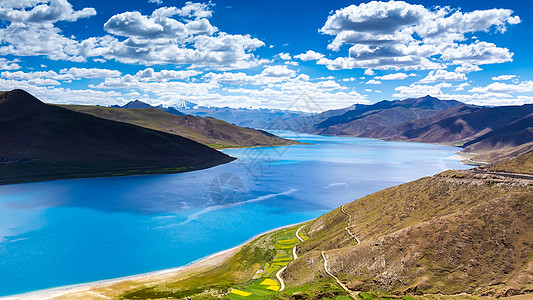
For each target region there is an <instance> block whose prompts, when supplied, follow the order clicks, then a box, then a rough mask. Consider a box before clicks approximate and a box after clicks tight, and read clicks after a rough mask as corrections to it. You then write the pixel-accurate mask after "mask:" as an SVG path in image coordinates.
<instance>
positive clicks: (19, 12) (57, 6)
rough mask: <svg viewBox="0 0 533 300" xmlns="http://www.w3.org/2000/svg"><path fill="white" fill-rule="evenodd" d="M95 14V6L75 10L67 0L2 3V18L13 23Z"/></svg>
mask: <svg viewBox="0 0 533 300" xmlns="http://www.w3.org/2000/svg"><path fill="white" fill-rule="evenodd" d="M37 4H38V5H37ZM94 15H96V10H95V9H94V8H91V7H86V8H84V9H82V10H78V11H75V10H74V9H72V5H71V4H70V3H69V2H68V1H67V0H49V1H26V2H24V1H23V2H22V3H16V2H15V1H5V0H3V1H2V3H1V4H0V19H2V20H6V21H9V22H12V23H26V24H28V23H53V22H56V21H69V22H74V21H76V20H78V19H81V18H87V17H91V16H94Z"/></svg>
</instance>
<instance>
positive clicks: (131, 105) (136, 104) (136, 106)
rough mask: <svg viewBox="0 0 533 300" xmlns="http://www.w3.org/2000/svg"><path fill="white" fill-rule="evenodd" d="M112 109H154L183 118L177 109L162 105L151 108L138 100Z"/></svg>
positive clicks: (114, 106) (182, 114)
mask: <svg viewBox="0 0 533 300" xmlns="http://www.w3.org/2000/svg"><path fill="white" fill-rule="evenodd" d="M111 107H112V108H125V109H144V108H155V109H159V110H161V111H164V112H167V113H171V114H173V115H178V116H185V114H184V113H182V112H180V111H178V110H177V109H175V108H173V107H164V106H162V105H159V106H152V105H150V104H148V103H145V102H142V101H139V100H134V101H130V102H128V103H126V104H124V105H122V106H120V105H112V106H111Z"/></svg>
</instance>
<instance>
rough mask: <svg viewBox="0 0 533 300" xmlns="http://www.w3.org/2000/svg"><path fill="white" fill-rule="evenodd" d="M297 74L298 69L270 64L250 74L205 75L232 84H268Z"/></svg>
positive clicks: (214, 80)
mask: <svg viewBox="0 0 533 300" xmlns="http://www.w3.org/2000/svg"><path fill="white" fill-rule="evenodd" d="M302 75H305V74H302ZM302 75H300V76H302ZM295 76H296V71H294V70H291V69H289V68H287V67H286V66H277V65H276V66H269V67H266V68H265V69H263V71H262V72H261V73H260V74H256V75H248V74H246V73H243V72H223V73H208V74H206V75H205V76H204V77H205V78H207V79H209V80H211V82H214V83H223V84H232V85H243V84H250V85H268V84H272V83H278V82H283V81H287V80H289V79H291V78H294V77H295ZM300 76H299V78H297V80H305V81H307V80H309V76H307V75H305V76H306V77H300Z"/></svg>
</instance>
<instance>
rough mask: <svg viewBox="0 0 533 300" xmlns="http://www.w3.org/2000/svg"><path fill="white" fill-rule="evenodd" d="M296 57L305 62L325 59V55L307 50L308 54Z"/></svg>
mask: <svg viewBox="0 0 533 300" xmlns="http://www.w3.org/2000/svg"><path fill="white" fill-rule="evenodd" d="M294 57H295V58H298V59H300V60H303V61H308V60H319V59H321V58H322V57H324V54H322V53H318V52H315V51H313V50H307V52H305V53H301V54H298V55H295V56H294Z"/></svg>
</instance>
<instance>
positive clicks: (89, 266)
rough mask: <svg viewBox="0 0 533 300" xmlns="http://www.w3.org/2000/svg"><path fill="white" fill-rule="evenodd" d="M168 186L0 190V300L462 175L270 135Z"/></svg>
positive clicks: (157, 264) (411, 157)
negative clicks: (278, 140)
mask: <svg viewBox="0 0 533 300" xmlns="http://www.w3.org/2000/svg"><path fill="white" fill-rule="evenodd" d="M280 135H282V136H284V137H288V138H296V139H298V140H300V141H303V142H308V143H312V145H298V146H290V147H275V148H253V149H228V150H225V152H226V153H228V154H229V155H232V156H234V157H237V158H238V160H236V161H234V162H232V163H229V164H225V165H221V166H217V167H214V168H211V169H207V170H200V171H194V172H189V173H182V174H173V175H151V176H130V177H115V178H94V179H77V180H61V181H52V182H42V183H29V184H17V185H8V186H0V296H1V295H10V294H16V293H22V292H28V291H33V290H38V289H44V288H50V287H57V286H62V285H69V284H76V283H83V282H88V281H96V280H103V279H109V278H115V277H121V276H127V275H133V274H138V273H144V272H149V271H155V270H160V269H166V268H172V267H177V266H182V265H185V264H187V263H190V262H192V261H194V260H197V259H199V258H202V257H204V256H206V255H209V254H212V253H215V252H217V251H221V250H224V249H227V248H231V247H233V246H236V245H238V244H240V243H242V242H244V241H246V240H248V239H249V238H250V237H252V236H254V235H256V234H258V233H261V232H264V231H267V230H270V229H273V228H276V227H280V226H283V225H288V224H293V223H298V222H303V221H306V220H309V219H312V218H315V217H318V216H320V215H322V214H324V213H325V212H327V211H330V210H332V209H334V208H336V207H338V206H340V205H342V204H344V203H346V202H349V201H353V200H355V199H357V198H359V197H362V196H365V195H367V194H370V193H372V192H376V191H378V190H381V189H384V188H387V187H390V186H394V185H397V184H400V183H404V182H408V181H411V180H414V179H417V178H420V177H423V176H427V175H432V174H435V173H438V172H441V171H444V170H447V169H464V168H467V166H464V165H462V164H460V163H458V161H457V160H456V159H455V158H453V155H454V153H455V152H457V151H458V150H459V149H458V148H455V147H447V146H436V145H427V144H416V143H394V142H385V141H379V140H372V139H362V138H343V137H325V136H313V135H300V134H294V133H290V132H281V133H280Z"/></svg>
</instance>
